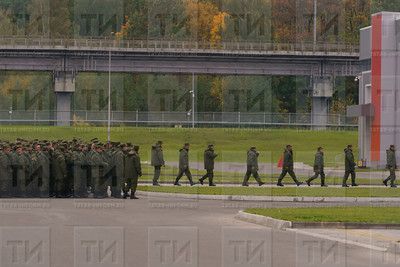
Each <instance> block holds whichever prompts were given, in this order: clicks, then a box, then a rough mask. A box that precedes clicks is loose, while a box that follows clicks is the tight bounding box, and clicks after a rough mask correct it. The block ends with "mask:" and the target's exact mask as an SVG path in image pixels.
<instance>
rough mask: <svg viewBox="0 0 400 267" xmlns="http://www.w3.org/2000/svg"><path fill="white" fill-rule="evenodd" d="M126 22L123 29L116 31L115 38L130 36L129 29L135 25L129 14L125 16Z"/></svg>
mask: <svg viewBox="0 0 400 267" xmlns="http://www.w3.org/2000/svg"><path fill="white" fill-rule="evenodd" d="M124 21H125V22H124V23H123V24H122V25H121V30H120V31H119V32H116V33H115V38H116V39H117V40H121V39H123V38H124V37H127V36H128V32H129V30H130V29H131V28H132V27H133V23H132V22H131V20H130V19H129V17H128V16H125V20H124Z"/></svg>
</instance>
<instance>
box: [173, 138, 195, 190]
mask: <svg viewBox="0 0 400 267" xmlns="http://www.w3.org/2000/svg"><path fill="white" fill-rule="evenodd" d="M189 148H190V144H189V143H186V144H185V145H184V146H183V148H182V149H181V150H179V173H178V176H177V177H176V179H175V183H174V185H176V186H181V184H180V183H179V180H180V179H181V178H182V176H183V174H185V175H186V177H187V178H188V180H189V183H190V186H194V185H195V183H194V182H193V179H192V173H191V172H190V169H189Z"/></svg>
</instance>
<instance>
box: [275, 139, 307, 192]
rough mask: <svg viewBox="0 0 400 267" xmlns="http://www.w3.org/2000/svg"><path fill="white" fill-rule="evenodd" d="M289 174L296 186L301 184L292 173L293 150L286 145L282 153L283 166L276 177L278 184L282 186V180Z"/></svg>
mask: <svg viewBox="0 0 400 267" xmlns="http://www.w3.org/2000/svg"><path fill="white" fill-rule="evenodd" d="M286 174H289V175H290V177H292V179H293V181H294V182H295V184H296V185H297V186H300V185H302V184H303V183H302V182H300V181H299V180H297V177H296V174H295V173H294V160H293V150H292V146H291V145H287V146H286V149H285V151H284V153H283V168H282V173H281V175H280V176H279V178H278V184H277V185H278V186H281V187H283V184H282V180H283V178H284V177H285V176H286Z"/></svg>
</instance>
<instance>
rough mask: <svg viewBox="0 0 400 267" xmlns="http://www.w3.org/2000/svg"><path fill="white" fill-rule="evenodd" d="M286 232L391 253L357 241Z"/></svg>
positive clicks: (293, 230) (382, 248)
mask: <svg viewBox="0 0 400 267" xmlns="http://www.w3.org/2000/svg"><path fill="white" fill-rule="evenodd" d="M286 231H289V232H293V233H296V234H302V235H307V236H311V237H315V238H320V239H324V240H329V241H333V242H339V243H342V244H345V245H352V246H358V247H362V248H366V249H370V250H375V251H379V252H390V251H391V250H390V249H389V248H386V247H378V246H374V245H370V244H365V243H361V242H357V241H352V240H347V239H341V238H335V237H331V236H327V235H322V234H316V233H310V232H307V231H303V230H300V229H286Z"/></svg>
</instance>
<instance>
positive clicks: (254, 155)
mask: <svg viewBox="0 0 400 267" xmlns="http://www.w3.org/2000/svg"><path fill="white" fill-rule="evenodd" d="M259 155H260V153H258V151H257V149H256V147H255V146H253V147H251V148H250V150H249V151H248V152H247V172H246V174H245V176H244V179H243V183H242V186H249V183H248V182H249V179H250V176H251V175H253V177H254V178H255V179H256V181H257V183H258V185H259V186H262V185H263V184H264V183H263V182H262V181H261V179H260V176H259V175H258V156H259Z"/></svg>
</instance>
